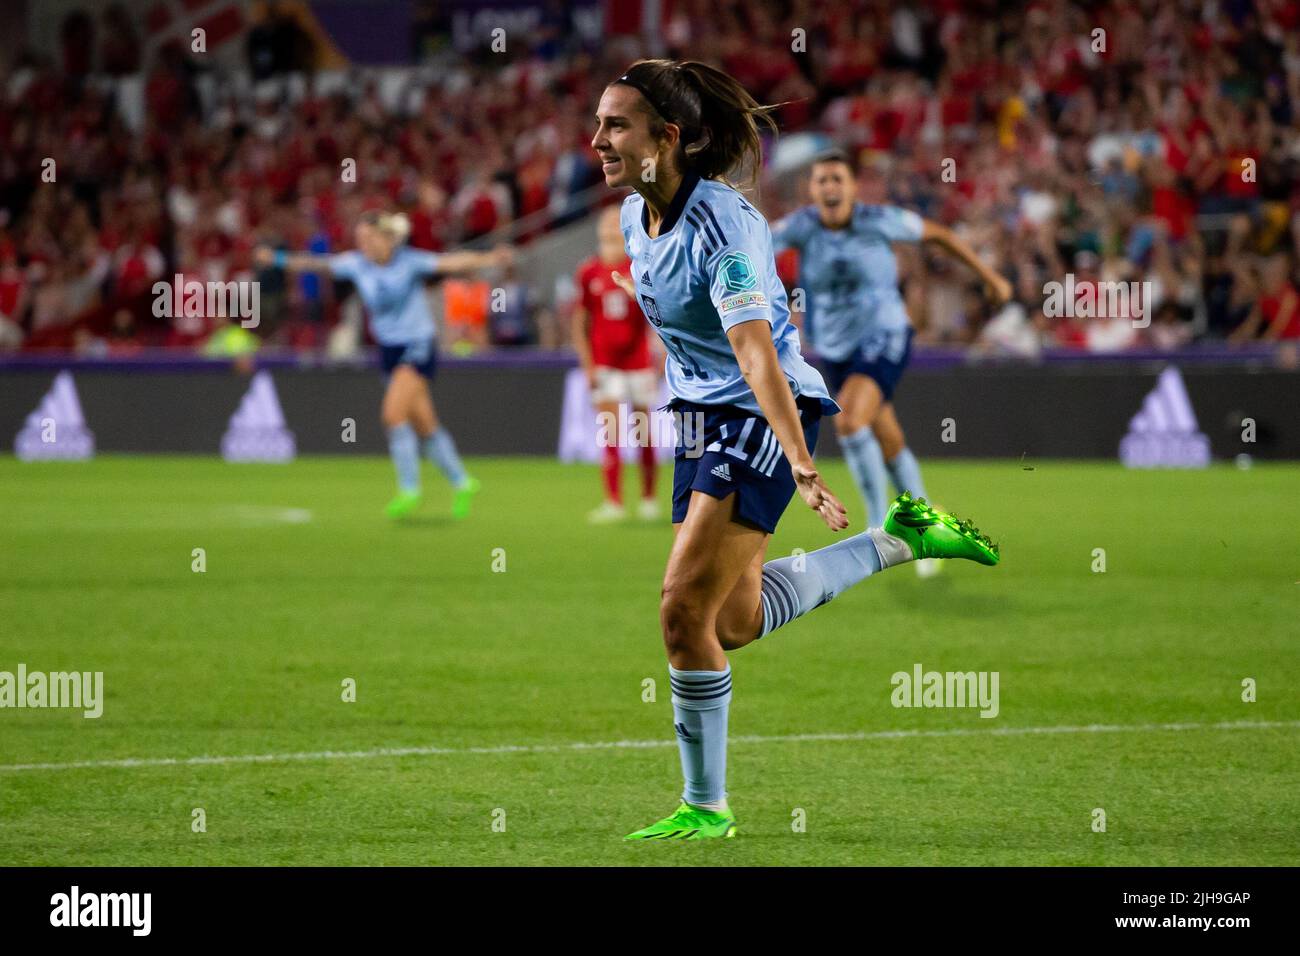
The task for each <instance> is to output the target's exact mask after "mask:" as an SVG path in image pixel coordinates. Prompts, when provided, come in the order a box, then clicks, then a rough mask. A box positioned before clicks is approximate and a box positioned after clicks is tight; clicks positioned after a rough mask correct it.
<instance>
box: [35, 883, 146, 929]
mask: <svg viewBox="0 0 1300 956" xmlns="http://www.w3.org/2000/svg"><path fill="white" fill-rule="evenodd" d="M152 913H153V894H152V893H83V892H81V887H79V886H76V885H74V886H73V887H72V889H71V890H69V891H68V892H67V893H55V894H54V895H53V896H51V897H50V925H51V926H67V927H77V926H123V927H128V928H130V930H131V935H133V936H148V935H149V931H150V929H151V928H152V923H153V920H152Z"/></svg>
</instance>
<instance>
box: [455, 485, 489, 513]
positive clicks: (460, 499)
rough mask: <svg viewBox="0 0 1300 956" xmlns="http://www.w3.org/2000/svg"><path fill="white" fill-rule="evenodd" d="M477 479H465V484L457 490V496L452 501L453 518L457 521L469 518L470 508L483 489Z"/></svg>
mask: <svg viewBox="0 0 1300 956" xmlns="http://www.w3.org/2000/svg"><path fill="white" fill-rule="evenodd" d="M482 487H483V485H482V484H480V482H479V480H478V479H477V478H470V477H468V476H467V477H466V478H465V484H463V485H461V486H460V487H459V488H457V489H456V494H455V496H454V497H453V498H452V499H451V516H452V517H453V518H456V519H460V518H468V517H469V506H470V505H471V504H473V502H474V496H475V495H476V494H478V490H479V489H480V488H482Z"/></svg>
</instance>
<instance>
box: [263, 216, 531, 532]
mask: <svg viewBox="0 0 1300 956" xmlns="http://www.w3.org/2000/svg"><path fill="white" fill-rule="evenodd" d="M409 234H410V223H409V222H408V221H407V219H406V216H404V215H402V214H400V213H398V214H385V213H380V212H367V213H365V214H363V215H362V216H361V218H360V220H359V221H358V222H357V226H356V233H355V235H356V243H357V248H356V250H354V251H351V252H340V253H336V254H333V255H312V254H308V253H289V252H285V251H283V250H272V249H268V248H266V247H261V248H259V249H258V250H257V253H256V259H257V262H258V264H259V265H263V266H276V267H279V268H283V269H288V270H290V271H291V272H323V273H327V274H329V275H332V276H333V277H334V278H336V279H349V280H351V281H352V283H353V284H354V285H355V286H356V289H357V294H358V295H360V296H361V301H362V302H363V303H364V304H365V306H366V311H367V313H369V316H370V331H371V333H372V334H373V335H374V337H375V340H376V341H377V342H378V343H379V348H380V356H381V360H382V364H383V369H384V374H385V375H386V376H387V384H386V386H385V389H384V401H383V405H382V407H381V417H382V419H383V423H384V428H386V429H387V431H388V451H389V454H390V455H391V456H392V459H393V465H394V467H395V468H396V470H397V496H396V497H395V498H393V500H392V501H390V502H389V504H388V508H387V514H388V516H389V517H390V518H402V517H405V516H406V515H408V514H410V513H411V512H412V511H414V510H415V508H416V506H418V505H419V503H420V452H421V451H423V452H424V455H425V457H427V458H428V459H429V460H430V461H432V462H433V463H434V464H435V465H437V466H438V468H439V469H441V471H442V473H443V474H444V475H446V476H447V480H448V481H450V482H451V484H452V487H453V488H454V489H455V496H454V498H453V501H452V514H453V515H454V516H455V517H457V518H464V517H465V516H466V515H468V514H469V508H470V501H471V500H472V499H473V497H474V494H475V493H476V492H477V491H478V489H479V483H478V481H477V480H476V479H475V478H472V477H471V476H470V474H469V472H467V471H466V470H465V466H464V464H463V463H462V462H461V460H460V455H458V454H457V453H456V444H455V442H453V441H452V438H451V433H450V432H449V431H448V430H447V428H446V426H444V425H441V424H440V423H439V421H438V414H437V412H436V411H435V409H434V407H433V397H432V395H430V393H429V382H430V381H432V380H433V375H434V370H435V368H436V366H437V358H438V356H437V351H436V349H435V343H434V325H433V316H432V315H431V314H430V312H429V304H428V301H427V300H426V298H425V296H424V288H423V283H424V280H425V279H428V278H431V277H433V276H445V275H458V274H462V273H471V272H476V271H478V270H481V269H487V268H491V267H493V266H498V265H503V264H505V263H506V262H507V261H509V258H510V254H511V253H510V250H509V249H508V248H500V249H497V250H494V251H492V252H444V253H433V252H425V251H423V250H418V249H412V248H411V247H410V246H408V245H406V238H407V236H408V235H409Z"/></svg>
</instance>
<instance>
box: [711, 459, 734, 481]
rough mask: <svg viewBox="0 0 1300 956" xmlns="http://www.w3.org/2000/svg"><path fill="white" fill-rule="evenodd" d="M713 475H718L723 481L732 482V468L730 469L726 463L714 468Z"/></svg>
mask: <svg viewBox="0 0 1300 956" xmlns="http://www.w3.org/2000/svg"><path fill="white" fill-rule="evenodd" d="M713 474H715V475H717V476H718V477H719V478H721V479H722V480H723V481H730V480H731V468H730V467H728V465H727V463H726V462H725V461H724V462H723V463H722V464H720V465H714V466H713Z"/></svg>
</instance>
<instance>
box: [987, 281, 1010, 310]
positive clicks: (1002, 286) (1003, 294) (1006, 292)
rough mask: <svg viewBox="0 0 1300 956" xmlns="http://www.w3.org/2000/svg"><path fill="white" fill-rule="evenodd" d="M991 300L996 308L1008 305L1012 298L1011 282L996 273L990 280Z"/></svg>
mask: <svg viewBox="0 0 1300 956" xmlns="http://www.w3.org/2000/svg"><path fill="white" fill-rule="evenodd" d="M989 300H990V301H991V302H992V303H993V307H994V308H998V307H1000V306H1003V305H1006V304H1007V302H1009V301H1010V300H1011V283H1010V282H1008V281H1007V280H1006V279H1004V278H1003V277H1002V276H1000V275H996V274H995V275H994V276H993V278H992V279H991V280H990V281H989Z"/></svg>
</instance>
